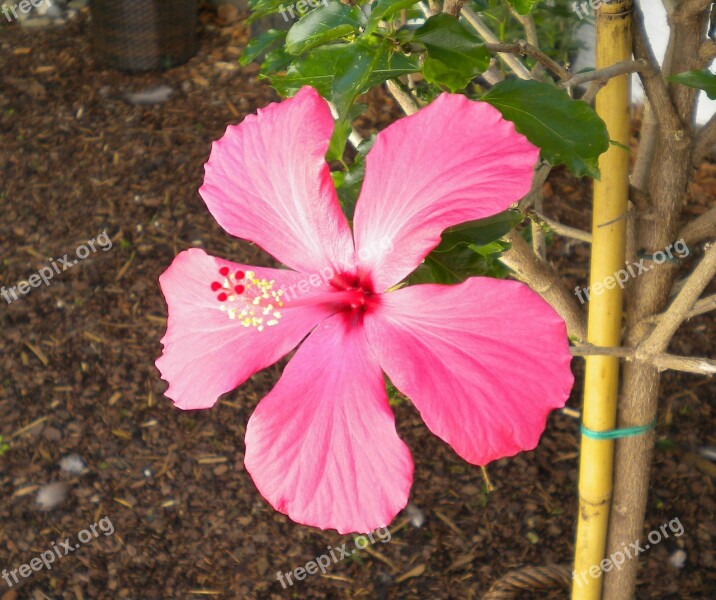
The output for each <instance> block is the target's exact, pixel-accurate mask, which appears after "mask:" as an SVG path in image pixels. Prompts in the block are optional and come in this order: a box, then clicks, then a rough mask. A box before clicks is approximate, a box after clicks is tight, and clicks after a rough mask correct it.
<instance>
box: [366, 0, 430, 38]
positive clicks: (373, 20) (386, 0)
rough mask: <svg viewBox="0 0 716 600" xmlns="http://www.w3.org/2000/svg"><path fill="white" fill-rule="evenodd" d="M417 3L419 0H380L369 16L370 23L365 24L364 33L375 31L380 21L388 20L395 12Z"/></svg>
mask: <svg viewBox="0 0 716 600" xmlns="http://www.w3.org/2000/svg"><path fill="white" fill-rule="evenodd" d="M416 3H417V0H378V2H377V4H376V5H375V6H374V7H373V10H372V12H371V13H370V17H368V24H367V25H366V26H365V31H364V32H363V35H364V36H365V35H368V34H369V33H373V32H374V31H375V29H376V27H378V23H380V22H381V21H387V20H388V19H389V18H390V17H392V16H393V15H394V14H395V13H397V12H399V11H401V10H403V9H404V8H409V7H410V6H412V5H413V4H416Z"/></svg>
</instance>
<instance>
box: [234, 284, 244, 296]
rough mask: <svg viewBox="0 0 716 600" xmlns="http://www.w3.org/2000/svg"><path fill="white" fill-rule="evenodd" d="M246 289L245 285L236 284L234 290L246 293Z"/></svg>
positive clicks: (238, 292)
mask: <svg viewBox="0 0 716 600" xmlns="http://www.w3.org/2000/svg"><path fill="white" fill-rule="evenodd" d="M244 289H245V288H244V286H243V285H237V286H234V291H235V292H236V293H237V294H243V293H244Z"/></svg>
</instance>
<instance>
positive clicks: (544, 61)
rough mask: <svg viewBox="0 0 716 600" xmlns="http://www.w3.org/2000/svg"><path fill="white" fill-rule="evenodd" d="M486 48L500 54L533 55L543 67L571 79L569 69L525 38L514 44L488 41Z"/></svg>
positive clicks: (565, 78) (563, 78) (567, 79)
mask: <svg viewBox="0 0 716 600" xmlns="http://www.w3.org/2000/svg"><path fill="white" fill-rule="evenodd" d="M485 48H486V49H487V50H489V51H490V52H499V53H500V54H521V55H522V56H531V57H532V58H534V59H535V60H536V61H537V62H539V63H540V64H541V65H542V66H543V67H545V68H546V69H549V70H550V71H552V73H554V74H555V75H557V77H559V78H560V79H561V80H562V81H569V79H570V78H571V75H570V73H569V71H567V69H565V68H564V67H563V66H562V65H560V64H559V63H558V62H555V61H554V60H552V59H551V58H550V57H549V56H547V55H546V54H545V53H544V52H542V51H541V50H540V49H539V48H535V47H534V46H533V45H532V44H529V43H528V42H526V41H524V40H520V41H519V42H515V43H513V44H502V43H493V42H488V43H486V44H485Z"/></svg>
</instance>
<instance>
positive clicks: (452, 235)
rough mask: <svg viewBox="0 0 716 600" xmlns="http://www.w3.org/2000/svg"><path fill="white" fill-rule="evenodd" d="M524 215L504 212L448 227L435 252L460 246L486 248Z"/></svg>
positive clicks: (508, 211) (513, 226) (516, 223)
mask: <svg viewBox="0 0 716 600" xmlns="http://www.w3.org/2000/svg"><path fill="white" fill-rule="evenodd" d="M523 220H524V215H523V214H522V213H521V212H520V211H517V210H506V211H503V212H501V213H498V214H496V215H493V216H491V217H486V218H484V219H479V220H477V221H470V222H468V223H463V224H461V225H456V226H455V227H449V228H448V229H446V230H445V231H444V232H443V234H442V241H441V242H440V244H439V245H438V247H437V248H435V250H434V251H435V252H439V253H443V252H449V251H450V250H453V249H454V248H455V247H456V246H458V245H460V244H465V245H469V244H472V245H474V246H488V245H490V244H492V243H493V242H495V241H496V240H499V239H500V238H501V237H502V236H503V235H505V234H506V233H508V232H510V231H511V230H512V229H514V228H515V227H517V225H519V224H520V223H521V222H522V221H523Z"/></svg>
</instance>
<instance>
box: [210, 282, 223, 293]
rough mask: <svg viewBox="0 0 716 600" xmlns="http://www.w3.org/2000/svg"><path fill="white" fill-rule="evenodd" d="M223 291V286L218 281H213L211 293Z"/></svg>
mask: <svg viewBox="0 0 716 600" xmlns="http://www.w3.org/2000/svg"><path fill="white" fill-rule="evenodd" d="M220 289H221V284H220V283H219V282H218V281H212V282H211V291H212V292H215V291H217V290H220Z"/></svg>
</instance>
